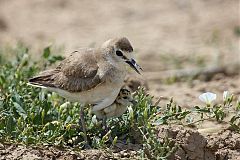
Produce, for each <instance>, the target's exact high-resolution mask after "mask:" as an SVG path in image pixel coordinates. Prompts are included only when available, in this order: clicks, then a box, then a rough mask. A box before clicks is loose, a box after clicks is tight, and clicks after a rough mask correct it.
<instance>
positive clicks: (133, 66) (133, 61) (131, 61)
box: [125, 59, 142, 74]
mask: <svg viewBox="0 0 240 160" xmlns="http://www.w3.org/2000/svg"><path fill="white" fill-rule="evenodd" d="M125 62H126V63H127V64H129V66H130V67H131V68H132V69H134V70H135V71H136V72H137V73H138V74H141V73H140V72H139V70H138V69H140V70H142V68H141V67H140V66H139V65H138V64H137V63H136V61H135V60H134V59H131V60H127V61H125Z"/></svg>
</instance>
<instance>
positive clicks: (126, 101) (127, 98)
mask: <svg viewBox="0 0 240 160" xmlns="http://www.w3.org/2000/svg"><path fill="white" fill-rule="evenodd" d="M115 101H116V103H118V104H121V105H123V106H129V105H135V104H136V101H135V100H134V99H133V97H132V95H131V92H130V91H129V90H127V89H125V88H122V89H121V90H120V92H119V94H118V96H117V98H116V100H115Z"/></svg>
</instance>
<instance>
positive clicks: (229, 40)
mask: <svg viewBox="0 0 240 160" xmlns="http://www.w3.org/2000/svg"><path fill="white" fill-rule="evenodd" d="M239 3H240V2H239V0H228V1H227V0H208V1H206V0H202V1H200V0H199V1H190V0H172V1H169V0H161V1H155V0H148V1H144V0H138V1H126V0H123V1H110V0H103V1H98V0H93V1H88V0H82V1H77V0H71V1H65V0H51V1H48V0H34V1H31V0H17V1H16V0H15V1H14V0H0V46H6V45H14V44H16V43H17V42H19V41H21V42H23V43H25V44H26V45H28V46H30V48H31V49H32V51H33V52H34V53H35V54H34V55H33V57H39V56H40V53H41V52H40V51H41V50H42V48H43V47H45V46H47V45H53V46H57V47H59V46H63V48H64V53H66V54H68V53H70V52H72V51H73V50H76V49H77V48H83V47H94V46H99V45H100V44H101V43H102V42H104V41H105V40H107V39H109V38H112V37H116V36H126V37H128V38H129V39H130V41H131V42H132V44H133V46H134V48H135V52H136V58H137V60H138V61H139V64H141V65H142V67H143V69H144V73H143V76H142V77H141V78H142V79H144V80H145V81H146V82H147V84H148V86H149V92H150V94H151V95H153V96H155V97H159V96H163V97H174V99H175V101H177V103H178V104H180V105H181V106H184V107H191V106H193V105H197V104H201V102H200V101H199V100H198V96H199V95H200V94H201V93H203V92H206V91H212V92H215V93H217V96H218V98H217V101H221V99H222V92H223V91H224V90H228V91H230V92H231V93H233V94H235V95H238V96H240V87H239V86H240V76H239V75H234V76H225V75H223V74H218V75H215V76H213V78H212V79H211V80H210V81H202V80H201V79H197V80H194V81H182V82H176V83H169V84H168V83H165V82H163V81H162V79H163V77H164V75H159V79H158V77H157V78H155V79H154V80H151V79H149V77H148V76H147V75H149V73H158V72H159V71H166V70H171V69H181V68H197V67H200V66H205V67H207V66H211V65H213V64H214V65H221V64H225V63H227V62H233V61H234V62H237V63H238V62H239V63H240V33H239V32H240V31H239V32H238V29H239V30H240V4H239ZM161 104H164V101H163V102H160V105H161ZM205 127H216V124H209V123H207V124H206V125H203V126H202V128H205ZM220 128H221V127H220ZM223 128H224V127H223ZM179 132H180V131H179ZM226 132H227V131H226ZM194 134H195V133H194ZM219 134H220V133H219ZM221 134H222V133H221ZM223 134H225V131H224V132H223ZM226 134H227V133H226ZM197 136H199V135H197ZM220 137H221V136H220ZM200 138H202V137H200ZM238 138H239V137H238ZM204 139H205V138H204ZM210 139H211V138H210ZM210 139H206V141H209V143H208V145H207V146H206V145H205V144H202V145H203V148H205V149H206V147H207V148H210V149H209V150H211V156H212V154H213V153H214V154H215V155H216V154H217V153H219V156H220V158H219V159H224V158H222V153H223V152H224V154H225V153H226V154H225V155H224V156H226V155H227V156H228V154H230V153H231V152H235V151H237V152H238V154H239V144H238V145H237V146H238V148H236V147H235V151H233V150H234V149H232V148H230V150H229V148H227V149H228V150H227V151H226V150H224V151H222V150H221V147H220V148H219V147H217V148H216V145H214V147H212V146H209V145H211V144H212V143H210V142H211V140H210ZM213 139H214V138H213ZM218 140H219V139H218ZM218 140H216V141H218ZM229 143H230V142H229ZM238 143H239V142H238ZM223 146H226V145H225V144H223ZM10 147H11V146H10ZM3 148H4V149H6V148H8V149H9V146H3ZM219 149H220V150H219ZM12 150H18V147H12ZM20 150H24V154H21V156H23V155H26V154H31V153H30V150H31V149H30V150H29V149H26V148H25V147H22V148H21V149H20ZM25 150H26V151H25ZM47 150H48V149H47ZM203 150H204V149H203ZM203 150H201V153H204V154H205V155H206V152H205V151H203ZM34 152H35V151H34ZM36 152H37V153H36V155H39V153H38V152H41V154H42V155H43V156H39V157H40V158H45V157H46V156H47V154H45V151H38V150H37V151H36ZM99 152H100V151H99ZM179 152H181V151H179ZM184 152H185V153H187V152H188V151H186V150H185V151H184ZM25 153H26V154H25ZM64 154H65V152H64V153H63V154H61V156H64ZM1 155H4V154H3V152H2V151H1ZM6 156H8V154H6ZM21 156H20V157H21ZM61 156H60V157H61ZM189 156H190V155H189ZM66 157H67V158H70V157H71V156H69V154H67V156H66ZM180 157H181V156H180ZM16 158H17V157H16ZM230 158H231V157H230ZM70 159H71V158H70ZM72 159H74V158H72ZM183 159H184V158H183ZM233 159H234V158H233Z"/></svg>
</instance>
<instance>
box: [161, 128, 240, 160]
mask: <svg viewBox="0 0 240 160" xmlns="http://www.w3.org/2000/svg"><path fill="white" fill-rule="evenodd" d="M158 136H159V137H160V138H165V137H168V138H170V139H172V140H173V141H175V143H176V144H178V145H179V147H178V150H177V151H176V152H175V153H173V154H172V155H171V156H170V159H189V160H193V159H194V160H203V159H204V160H212V159H218V160H224V159H234V160H235V159H238V158H239V157H240V134H239V133H235V132H233V131H230V130H224V131H221V132H218V133H216V134H212V135H208V136H203V135H201V134H200V133H199V132H198V131H196V130H193V129H190V128H189V129H188V128H183V127H182V126H160V127H159V134H158Z"/></svg>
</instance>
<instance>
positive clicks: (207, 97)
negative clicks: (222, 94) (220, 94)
mask: <svg viewBox="0 0 240 160" xmlns="http://www.w3.org/2000/svg"><path fill="white" fill-rule="evenodd" d="M198 98H199V99H200V100H201V101H202V102H204V103H206V104H207V105H210V104H211V103H212V101H214V100H215V99H216V98H217V95H216V94H214V93H211V92H206V93H203V94H201V95H200V96H199V97H198Z"/></svg>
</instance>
